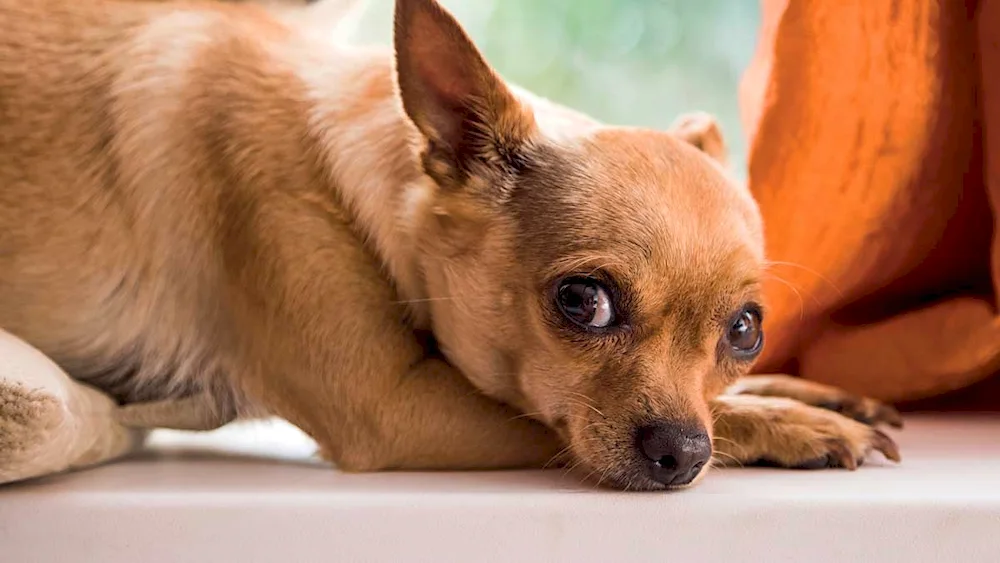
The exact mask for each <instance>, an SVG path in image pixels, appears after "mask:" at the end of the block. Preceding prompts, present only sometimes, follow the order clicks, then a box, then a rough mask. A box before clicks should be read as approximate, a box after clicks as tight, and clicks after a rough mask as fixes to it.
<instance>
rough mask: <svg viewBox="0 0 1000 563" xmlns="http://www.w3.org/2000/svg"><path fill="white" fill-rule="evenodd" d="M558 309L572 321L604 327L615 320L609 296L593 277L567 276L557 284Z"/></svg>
mask: <svg viewBox="0 0 1000 563" xmlns="http://www.w3.org/2000/svg"><path fill="white" fill-rule="evenodd" d="M558 301H559V310H560V311H562V314H563V315H565V316H566V318H568V319H569V320H571V321H573V322H574V323H576V324H578V325H581V326H584V327H590V328H605V327H607V326H609V325H610V324H611V323H612V322H613V321H614V320H615V312H614V308H613V307H612V305H611V297H610V296H609V295H608V291H607V290H606V289H604V286H602V285H601V284H600V283H599V282H598V281H597V280H595V279H593V278H583V277H578V278H569V279H566V280H563V282H562V283H561V284H559V296H558Z"/></svg>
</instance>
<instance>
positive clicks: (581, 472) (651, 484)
mask: <svg viewBox="0 0 1000 563" xmlns="http://www.w3.org/2000/svg"><path fill="white" fill-rule="evenodd" d="M573 468H574V470H573V473H575V474H577V475H578V476H579V478H580V479H581V480H582V481H583V482H584V483H586V484H588V485H593V486H595V487H598V488H602V489H613V490H620V491H639V492H642V491H660V492H669V491H683V490H684V489H690V488H691V487H694V486H696V485H697V484H698V483H700V482H701V481H702V479H704V478H705V475H706V474H707V473H708V471H709V469H710V467H709V465H706V466H705V468H704V469H702V470H701V471H700V472H699V473H698V475H696V476H695V478H694V479H692V480H691V482H689V483H685V484H683V485H665V484H663V483H661V482H659V481H656V480H654V479H653V478H652V477H651V476H650V475H649V473H648V472H647V471H646V470H645V469H644V468H642V467H641V466H638V467H637V466H636V465H634V464H631V463H628V462H624V463H621V462H619V463H600V464H599V463H590V462H588V461H586V460H578V461H577V462H576V463H575V464H573Z"/></svg>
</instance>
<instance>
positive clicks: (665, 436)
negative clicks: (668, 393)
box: [638, 422, 712, 486]
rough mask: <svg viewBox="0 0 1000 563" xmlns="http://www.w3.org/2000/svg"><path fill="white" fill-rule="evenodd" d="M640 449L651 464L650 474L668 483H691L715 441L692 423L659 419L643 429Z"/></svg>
mask: <svg viewBox="0 0 1000 563" xmlns="http://www.w3.org/2000/svg"><path fill="white" fill-rule="evenodd" d="M638 446H639V450H640V451H641V452H642V454H643V456H645V458H646V460H648V463H649V475H650V477H652V478H653V480H654V481H656V482H658V483H662V484H664V485H673V486H679V485H687V484H688V483H690V482H691V481H693V480H694V478H695V477H697V476H698V473H700V472H701V470H702V468H704V467H705V464H706V463H708V460H709V458H711V457H712V441H711V440H710V439H709V438H708V434H707V433H706V432H705V431H704V430H703V429H701V428H699V427H697V426H695V425H691V424H678V423H672V422H658V423H656V424H652V425H650V426H646V427H643V428H641V429H640V430H639V435H638Z"/></svg>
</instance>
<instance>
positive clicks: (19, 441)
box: [0, 382, 67, 483]
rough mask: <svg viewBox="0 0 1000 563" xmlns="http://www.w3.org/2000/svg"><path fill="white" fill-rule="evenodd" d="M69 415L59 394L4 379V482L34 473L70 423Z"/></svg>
mask: <svg viewBox="0 0 1000 563" xmlns="http://www.w3.org/2000/svg"><path fill="white" fill-rule="evenodd" d="M66 418H67V411H66V408H65V405H64V404H63V402H62V401H61V400H60V398H58V397H56V396H55V395H53V394H50V393H48V392H46V391H45V390H33V389H29V388H27V387H25V386H24V385H22V384H20V383H9V382H0V483H4V482H7V481H14V480H18V479H21V478H24V477H25V476H30V475H31V474H32V473H33V472H34V466H35V465H37V464H38V463H39V460H40V459H41V458H43V457H45V455H46V453H47V452H46V451H45V450H46V447H47V445H48V444H49V443H51V441H52V437H53V436H54V435H56V434H58V433H59V432H60V431H61V429H62V428H64V427H66V426H67V424H66Z"/></svg>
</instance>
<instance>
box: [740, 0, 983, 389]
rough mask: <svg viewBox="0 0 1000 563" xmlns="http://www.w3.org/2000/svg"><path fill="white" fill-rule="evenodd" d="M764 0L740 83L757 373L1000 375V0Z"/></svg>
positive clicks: (949, 380) (861, 384)
mask: <svg viewBox="0 0 1000 563" xmlns="http://www.w3.org/2000/svg"><path fill="white" fill-rule="evenodd" d="M762 7H763V15H764V25H763V26H762V30H761V37H760V42H759V44H758V49H757V52H756V54H755V57H754V61H753V63H752V64H751V66H750V68H749V69H748V71H747V73H746V75H745V76H744V81H743V84H742V88H741V93H740V94H741V96H740V97H741V106H742V110H743V116H744V124H745V126H746V129H747V131H748V132H749V135H750V140H751V154H750V184H751V188H752V190H753V192H754V194H755V195H756V197H757V198H758V201H759V202H760V205H761V209H762V212H763V214H764V221H765V228H766V234H767V238H768V241H767V244H768V253H769V258H770V259H771V260H772V261H774V264H773V265H772V267H771V268H770V270H769V272H770V274H771V275H770V276H769V277H768V279H767V282H766V296H767V305H768V319H767V331H768V345H767V349H766V352H765V356H764V357H763V358H762V359H761V361H760V363H759V364H758V368H757V369H758V371H775V370H783V371H791V372H797V373H799V374H800V375H802V376H803V377H806V378H808V379H812V380H816V381H821V382H824V383H830V384H834V385H838V386H841V387H844V388H847V389H849V390H852V391H856V392H862V393H866V394H869V395H872V396H875V397H878V398H881V399H885V400H891V401H903V400H914V399H921V398H925V397H930V396H934V395H937V394H940V393H944V392H947V391H951V390H955V389H959V388H962V387H966V386H968V385H970V384H973V383H975V382H977V381H980V380H983V379H985V378H987V377H989V376H991V375H992V374H994V373H996V372H997V371H998V369H1000V321H998V317H997V308H996V304H997V296H998V288H1000V244H997V243H996V242H994V240H993V231H994V216H995V210H996V208H997V206H998V205H1000V44H998V39H997V38H998V37H1000V0H980V1H979V2H974V1H966V2H964V3H963V2H962V1H960V0H938V1H933V0H893V1H891V2H890V1H885V2H872V1H871V0H842V1H837V2H831V1H830V0H795V1H793V2H789V1H788V0H762ZM991 206H992V207H991ZM998 399H1000V398H998ZM998 404H1000V401H998Z"/></svg>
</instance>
